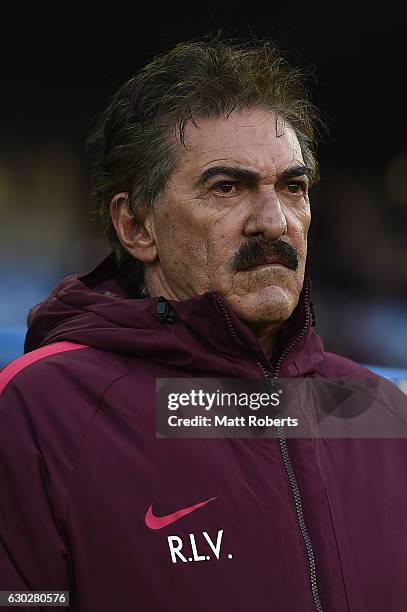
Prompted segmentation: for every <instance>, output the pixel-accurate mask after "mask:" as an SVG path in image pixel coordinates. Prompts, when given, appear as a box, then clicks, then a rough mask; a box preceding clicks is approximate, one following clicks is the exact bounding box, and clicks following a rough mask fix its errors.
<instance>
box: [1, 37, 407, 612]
mask: <svg viewBox="0 0 407 612" xmlns="http://www.w3.org/2000/svg"><path fill="white" fill-rule="evenodd" d="M315 122H316V115H315V112H314V110H313V108H312V106H311V105H310V104H309V102H308V101H307V97H306V93H305V90H304V87H303V84H302V80H301V76H300V74H299V72H298V71H296V70H292V69H291V68H289V67H288V66H287V65H286V64H285V63H284V62H283V61H282V60H281V58H280V57H279V55H278V53H277V51H276V50H275V49H274V48H273V47H272V46H271V45H270V44H267V43H258V44H255V43H252V44H239V43H235V42H231V41H222V40H221V39H220V38H215V39H211V40H204V41H198V42H196V41H195V42H192V43H186V44H181V45H178V46H177V47H176V48H175V49H173V50H172V51H170V52H169V53H168V54H166V55H163V56H161V57H158V58H156V59H155V60H154V61H153V62H151V63H150V64H149V65H148V66H146V67H145V68H144V69H143V70H141V71H140V72H139V73H138V75H137V76H136V77H135V78H133V79H131V80H130V81H129V82H128V83H126V84H125V85H124V86H123V87H122V88H121V89H120V91H119V92H118V93H117V94H116V96H115V97H114V99H113V100H112V102H111V104H110V105H109V107H108V109H107V110H106V112H105V114H104V115H103V116H102V118H101V121H100V123H99V125H98V127H97V129H96V131H95V134H94V136H93V138H92V142H91V144H92V147H93V151H94V155H95V162H96V172H95V177H94V180H95V182H94V185H95V189H94V195H95V198H96V202H97V205H98V208H99V211H100V214H101V218H102V220H103V222H104V225H105V228H106V232H107V235H108V237H109V239H110V241H111V243H112V245H113V247H114V254H112V255H111V256H109V257H108V258H107V259H106V260H105V261H104V262H102V264H101V265H99V266H98V267H97V268H96V269H94V270H93V271H92V272H90V273H88V274H85V275H82V276H78V277H75V276H73V277H69V278H67V279H65V280H64V281H63V282H62V284H61V285H59V286H58V287H57V288H56V289H55V290H54V291H53V293H52V294H51V295H50V296H49V298H48V299H47V300H45V302H43V304H41V305H40V306H38V307H36V308H35V309H33V311H32V312H31V314H30V319H29V323H30V325H29V330H28V333H27V339H26V346H25V349H26V355H25V356H23V357H22V358H20V359H18V360H17V361H16V362H14V363H13V364H11V365H10V366H8V368H6V369H5V370H4V371H3V373H2V375H1V378H0V381H1V382H0V388H1V389H2V395H1V397H0V470H1V471H0V492H1V495H0V508H1V512H0V538H1V539H0V542H1V547H2V548H1V554H0V586H1V589H3V590H6V589H7V590H12V589H14V590H17V589H20V590H28V591H34V590H48V591H49V590H69V591H70V609H71V610H75V611H76V610H78V611H81V612H96V611H98V612H105V611H106V612H107V611H109V612H110V611H115V610H120V611H121V612H127V611H128V612H130V611H135V610H140V611H142V612H147V611H149V612H150V611H151V612H161V611H171V612H172V611H174V612H175V611H177V612H180V611H185V612H186V611H188V612H191V611H192V610H193V611H194V612H197V611H204V610H205V611H206V610H216V611H219V612H220V611H222V612H228V611H232V610H233V611H234V612H249V611H250V612H266V611H268V612H269V611H271V610H273V611H278V612H283V611H284V612H286V611H290V612H291V611H293V612H294V611H295V612H297V611H298V610H301V612H311V611H315V610H317V611H322V610H324V611H325V612H345V611H352V612H379V611H380V612H383V611H384V610H388V611H391V612H401V611H405V610H406V609H407V586H406V581H405V574H406V570H407V545H406V544H407V512H406V510H407V493H406V490H405V487H404V486H403V483H404V481H405V476H406V468H405V465H406V464H405V462H406V460H407V450H406V443H405V441H404V440H402V439H399V440H398V439H392V440H389V439H387V440H385V439H364V440H360V439H343V438H340V439H331V438H330V439H323V438H320V437H308V438H300V439H288V440H287V439H286V437H285V436H284V434H281V432H280V433H279V435H278V438H267V437H256V438H255V439H251V438H247V437H246V438H244V437H242V438H239V437H237V438H226V439H213V438H209V437H208V438H199V439H197V438H195V439H194V438H185V439H172V438H170V437H168V438H160V437H156V432H155V389H156V379H159V378H169V379H174V378H188V377H190V378H218V377H219V378H229V379H230V378H245V379H259V380H260V379H263V380H266V381H267V380H268V381H269V380H270V379H277V378H280V377H285V378H317V379H329V378H331V379H340V378H347V379H369V378H370V377H371V378H374V377H373V374H371V373H370V372H369V371H367V370H365V369H364V368H362V367H361V366H359V365H357V364H355V363H353V362H351V361H349V360H348V359H345V358H343V357H340V356H337V355H333V354H330V353H326V352H324V349H323V345H322V341H321V339H320V338H319V337H318V336H317V335H316V334H315V333H314V331H313V329H312V322H313V313H312V305H311V301H310V300H311V294H310V291H311V289H310V283H309V281H308V280H305V281H304V273H305V262H306V253H307V232H308V228H309V225H310V218H311V214H310V203H309V196H308V192H309V188H310V186H311V185H312V183H313V182H314V181H315V180H316V178H317V164H316V160H315V156H314V126H315ZM395 392H396V391H395ZM382 406H384V407H385V409H386V411H387V412H388V408H389V404H388V403H386V401H384V402H383V403H382Z"/></svg>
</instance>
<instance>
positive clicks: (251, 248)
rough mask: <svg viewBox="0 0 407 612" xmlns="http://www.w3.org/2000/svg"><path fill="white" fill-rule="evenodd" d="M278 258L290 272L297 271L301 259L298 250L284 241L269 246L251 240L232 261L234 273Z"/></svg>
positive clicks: (277, 241)
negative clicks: (272, 258) (271, 258)
mask: <svg viewBox="0 0 407 612" xmlns="http://www.w3.org/2000/svg"><path fill="white" fill-rule="evenodd" d="M270 257H277V258H278V259H279V262H280V263H282V264H284V265H285V266H287V268H289V269H290V270H297V268H298V265H299V257H298V253H297V251H296V249H295V248H294V247H293V246H291V244H288V243H287V242H285V241H284V240H281V239H279V240H276V241H275V242H272V243H271V244H267V243H266V242H263V241H262V240H256V239H255V240H251V241H250V242H246V243H245V244H243V245H242V247H241V248H240V249H239V250H238V251H237V253H236V254H235V255H234V257H233V258H232V261H231V269H232V272H241V271H243V270H247V269H248V268H253V267H254V266H261V265H263V264H267V263H268V261H267V260H268V258H270Z"/></svg>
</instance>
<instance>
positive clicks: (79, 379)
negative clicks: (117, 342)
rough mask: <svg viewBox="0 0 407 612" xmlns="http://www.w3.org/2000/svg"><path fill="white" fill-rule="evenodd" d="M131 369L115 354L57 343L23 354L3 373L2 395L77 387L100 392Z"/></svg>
mask: <svg viewBox="0 0 407 612" xmlns="http://www.w3.org/2000/svg"><path fill="white" fill-rule="evenodd" d="M127 371H128V368H126V367H125V365H124V364H123V361H122V360H120V359H119V358H118V356H116V355H115V354H113V353H110V352H108V351H102V350H100V349H95V348H92V347H89V346H86V345H83V344H77V343H74V342H56V343H54V344H50V345H47V346H44V347H41V348H39V349H36V350H34V351H31V352H29V353H26V354H25V355H22V356H21V357H18V358H17V359H15V360H14V361H12V362H11V363H10V364H8V365H7V366H6V367H5V368H3V370H2V371H1V372H0V398H4V397H7V396H9V395H10V394H12V393H13V391H16V390H17V391H18V395H19V396H20V397H24V396H26V395H27V393H28V394H29V395H30V396H31V397H32V396H35V395H36V394H37V392H38V393H39V394H40V395H41V394H42V392H45V391H46V393H47V396H48V397H52V396H54V397H58V396H61V394H62V390H63V391H64V392H65V393H67V392H69V391H70V390H71V391H72V392H74V391H75V388H76V387H77V386H79V387H81V388H82V389H84V388H87V389H88V390H93V392H94V393H95V394H97V392H98V390H101V389H103V388H104V387H105V386H106V385H107V384H109V382H110V381H111V380H113V379H115V378H116V377H118V376H120V375H122V374H124V373H126V372H127Z"/></svg>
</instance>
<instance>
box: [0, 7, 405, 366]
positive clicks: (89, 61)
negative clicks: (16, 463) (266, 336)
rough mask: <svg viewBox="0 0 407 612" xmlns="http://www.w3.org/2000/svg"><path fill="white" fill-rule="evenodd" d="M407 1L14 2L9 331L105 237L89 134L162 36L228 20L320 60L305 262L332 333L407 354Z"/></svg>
mask: <svg viewBox="0 0 407 612" xmlns="http://www.w3.org/2000/svg"><path fill="white" fill-rule="evenodd" d="M147 7H148V8H147ZM406 17H407V14H406V10H405V9H404V7H403V4H402V3H399V4H398V3H395V2H390V3H389V2H387V3H383V4H376V5H375V4H370V5H367V4H357V3H353V4H351V3H347V4H344V3H335V4H328V3H327V4H325V5H324V6H317V5H316V4H312V3H308V4H307V3H299V2H298V3H290V2H279V3H275V4H273V3H267V4H265V5H260V4H257V5H256V4H254V3H247V4H246V5H242V6H239V5H237V4H233V5H232V4H228V5H225V6H223V7H222V6H219V7H216V6H215V5H214V4H213V3H212V4H195V3H193V4H190V5H189V7H188V8H185V7H183V8H181V6H177V5H173V4H171V3H167V4H166V5H163V6H160V5H156V4H154V5H153V4H152V3H150V4H149V5H144V6H143V5H137V4H136V3H135V2H134V3H132V4H128V5H124V4H123V5H118V4H113V3H108V2H99V3H98V4H97V5H96V4H85V5H82V6H80V5H79V4H57V3H55V4H54V5H52V6H51V5H47V6H46V5H44V4H34V3H33V4H32V5H30V6H28V5H24V4H20V5H15V4H12V3H10V2H3V3H2V26H1V28H2V33H1V37H0V39H1V43H0V44H1V57H2V70H1V92H2V93H1V113H0V124H1V142H0V212H1V224H0V291H1V293H0V331H1V329H3V330H4V329H5V328H7V329H8V330H17V331H18V330H21V327H22V326H24V324H25V317H26V313H27V310H28V308H29V307H30V306H31V305H32V304H34V303H35V302H37V301H39V300H41V299H42V298H43V297H44V296H45V295H46V294H47V293H48V292H49V290H50V289H51V288H52V286H53V285H54V284H56V282H57V281H58V280H59V278H60V277H61V276H64V275H66V274H70V273H76V272H80V271H85V270H86V269H88V268H89V267H91V266H93V265H95V264H96V263H97V262H98V261H99V259H101V257H103V256H104V255H105V254H106V253H107V252H108V246H107V243H106V242H105V240H104V238H103V234H102V230H101V228H100V227H99V225H98V224H97V222H96V221H94V220H92V214H91V210H90V205H89V200H88V196H87V180H88V174H89V168H88V166H87V162H86V157H85V149H84V142H85V139H86V136H87V133H88V131H89V129H90V127H91V126H92V124H93V122H94V120H95V118H96V116H97V114H98V113H99V112H101V111H102V110H103V108H104V106H105V104H106V102H107V100H108V98H109V97H110V96H111V95H112V94H113V93H114V91H115V90H116V89H117V88H118V87H119V86H120V85H121V84H122V83H123V82H124V81H125V80H126V79H128V78H129V77H131V76H132V75H133V74H134V73H135V72H136V70H137V69H138V68H139V67H140V66H142V65H143V64H145V63H146V62H148V61H149V60H150V59H151V58H152V57H153V56H154V55H155V54H156V53H157V52H162V51H165V50H167V49H169V48H171V47H172V46H174V44H176V43H177V42H179V41H181V40H186V39H189V38H192V37H196V36H200V35H203V34H206V33H208V32H210V31H215V30H217V29H219V28H224V29H226V30H227V31H229V32H231V33H233V34H236V33H239V32H241V33H244V34H248V33H253V34H255V35H257V36H267V37H270V38H272V39H274V40H275V41H276V42H277V44H278V45H279V46H280V48H281V49H282V50H283V51H284V52H285V54H286V57H287V58H288V59H289V61H290V62H291V63H293V64H296V65H299V66H302V67H305V68H309V67H311V68H312V69H313V73H314V79H311V81H310V86H311V89H312V93H313V101H314V103H315V104H316V105H317V106H318V107H319V108H320V110H321V111H322V113H323V115H324V116H325V117H326V119H327V123H328V129H329V134H328V135H327V136H326V137H325V138H324V142H323V143H321V144H320V146H319V150H318V157H319V161H320V164H321V174H322V177H321V182H320V184H319V185H318V186H317V187H316V188H315V189H314V191H313V193H312V194H311V197H312V205H313V223H312V231H311V236H310V255H309V269H310V275H311V278H312V280H313V285H314V299H313V301H314V302H315V308H316V314H317V321H318V328H317V330H318V331H319V332H320V333H321V334H322V335H323V337H324V339H325V344H326V347H327V348H328V350H331V351H337V352H340V353H342V354H345V355H347V356H349V357H351V358H353V359H355V360H356V361H359V362H362V363H372V364H378V365H380V364H381V365H388V366H393V367H407V270H406V268H407V266H406V254H405V253H406V247H407V240H406V229H407V138H406V137H407V121H406V116H405V115H406V98H405V89H406V87H405V83H406V80H407V70H406V68H407V65H406V64H407V62H406V50H405V47H406V41H407V30H406ZM0 352H1V349H0Z"/></svg>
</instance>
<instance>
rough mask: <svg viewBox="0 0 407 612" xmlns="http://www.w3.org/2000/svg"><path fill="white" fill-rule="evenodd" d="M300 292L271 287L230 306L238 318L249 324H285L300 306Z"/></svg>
mask: <svg viewBox="0 0 407 612" xmlns="http://www.w3.org/2000/svg"><path fill="white" fill-rule="evenodd" d="M298 299H299V291H298V290H293V289H287V288H283V287H281V286H278V285H277V286H269V287H264V288H262V289H258V290H257V291H254V292H252V293H248V294H247V295H245V296H241V297H239V298H238V299H237V300H236V303H234V302H235V300H232V299H231V300H230V304H231V306H232V308H233V310H234V311H235V312H236V314H237V316H238V317H239V318H240V319H242V320H243V321H246V322H248V323H253V324H255V323H261V322H263V323H283V322H284V321H286V320H287V319H288V318H289V317H290V316H291V314H292V313H293V311H294V309H295V307H296V306H297V304H298Z"/></svg>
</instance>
